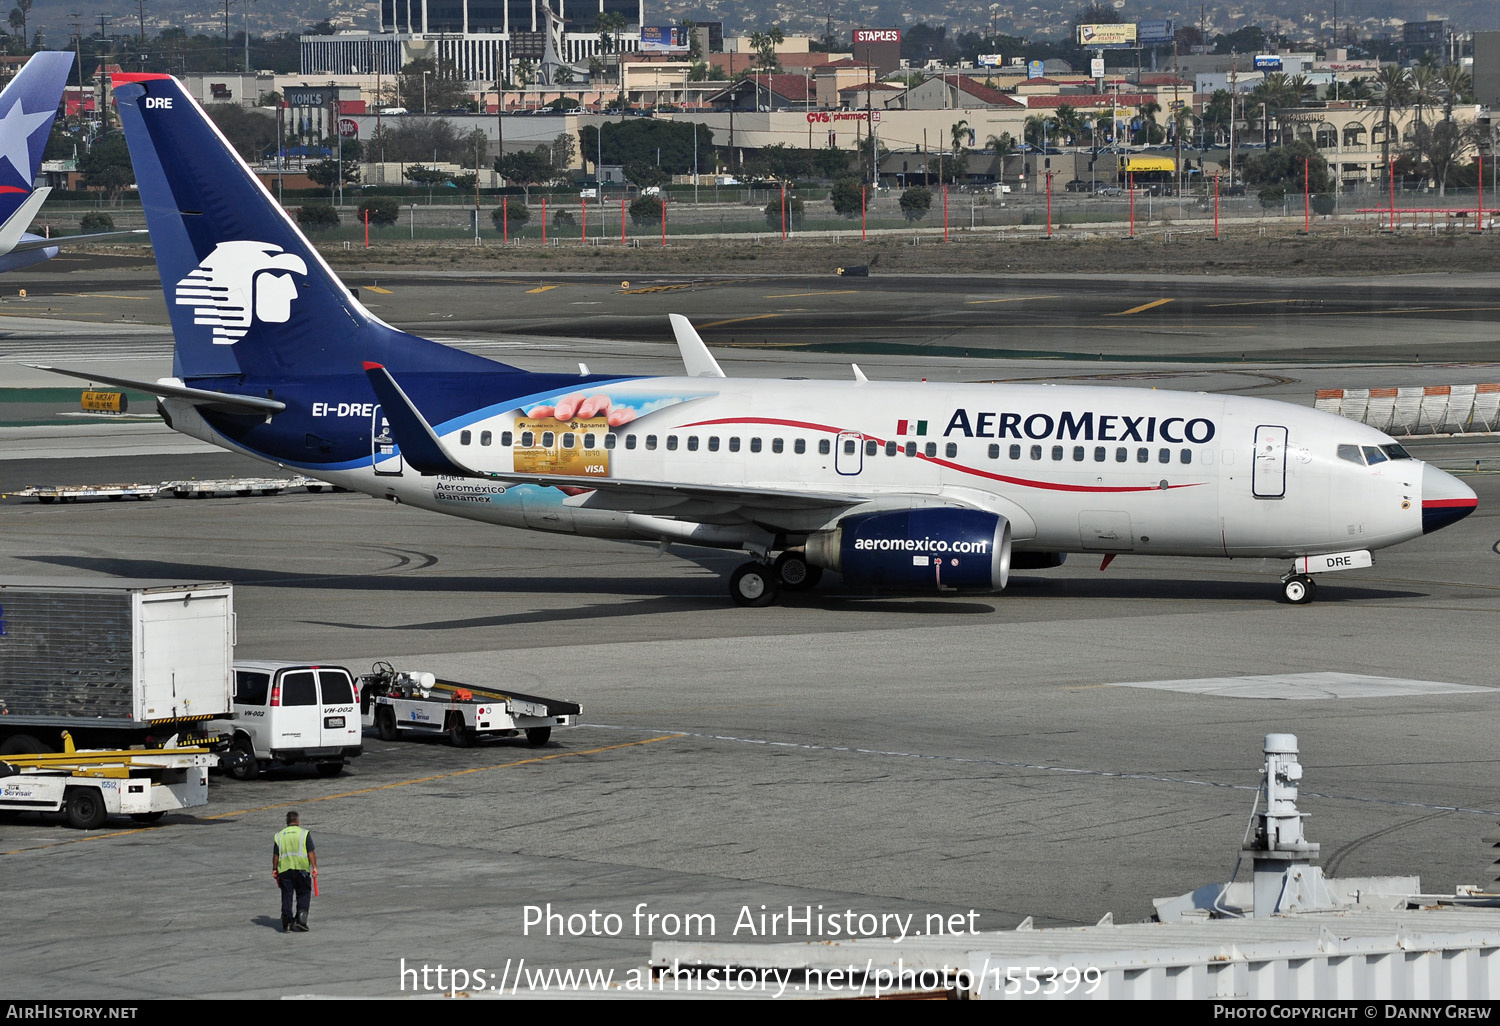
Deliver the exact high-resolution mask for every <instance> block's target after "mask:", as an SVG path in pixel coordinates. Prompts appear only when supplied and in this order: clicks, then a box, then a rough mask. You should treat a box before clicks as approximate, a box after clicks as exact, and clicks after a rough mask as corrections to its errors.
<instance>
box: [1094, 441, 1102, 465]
mask: <svg viewBox="0 0 1500 1026" xmlns="http://www.w3.org/2000/svg"><path fill="white" fill-rule="evenodd" d="M1094 462H1095V463H1103V462H1104V446H1102V445H1096V446H1094Z"/></svg>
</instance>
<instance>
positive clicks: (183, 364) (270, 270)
mask: <svg viewBox="0 0 1500 1026" xmlns="http://www.w3.org/2000/svg"><path fill="white" fill-rule="evenodd" d="M114 81H115V83H116V86H115V99H116V102H117V104H118V107H119V111H120V121H121V123H122V124H123V125H124V126H125V140H126V142H127V143H128V144H129V146H130V159H131V161H132V163H133V164H134V165H135V175H136V182H137V185H138V188H139V189H140V194H141V203H142V205H143V206H144V207H145V211H146V224H147V226H148V227H149V228H150V230H151V241H152V245H153V247H154V248H155V250H156V264H157V268H158V270H159V271H160V273H161V284H162V290H163V291H164V292H165V293H166V299H167V309H168V311H169V313H170V314H171V318H172V333H173V335H174V336H175V337H176V340H177V348H176V356H175V358H174V370H175V373H176V375H177V376H178V377H179V378H183V379H189V378H205V377H243V378H248V379H253V380H255V381H259V382H275V381H278V380H285V379H288V378H292V377H310V376H322V375H345V374H348V375H358V376H359V377H360V379H361V380H363V378H364V363H365V361H374V362H377V363H381V364H383V365H385V366H387V367H390V368H391V369H392V370H398V371H399V370H406V371H416V370H421V371H439V372H442V371H448V372H465V371H480V370H483V371H491V372H493V371H495V370H508V369H511V368H507V367H505V365H503V364H497V363H495V362H494V361H491V360H486V359H484V358H483V357H479V356H472V355H470V354H468V353H464V352H462V351H460V350H457V349H451V348H449V347H447V346H443V345H439V344H437V343H435V342H430V341H428V340H426V339H422V338H418V337H416V336H415V335H409V334H407V333H406V332H404V331H398V330H396V329H395V328H392V327H391V326H390V325H388V324H386V323H384V322H383V321H381V320H380V319H379V318H377V317H375V316H374V315H373V314H371V313H370V312H369V311H368V310H366V309H365V308H364V306H362V305H361V304H360V302H359V301H358V300H357V299H355V298H354V296H353V295H352V294H351V293H350V292H349V290H348V289H347V288H345V287H344V285H343V283H342V282H340V281H339V279H338V278H337V277H336V276H335V275H334V273H333V271H332V270H330V269H329V267H328V265H327V264H326V263H324V262H323V258H322V257H321V256H319V254H318V252H317V250H315V249H314V248H313V247H312V246H311V245H310V244H309V243H308V241H307V239H306V238H304V237H303V235H302V233H301V232H300V231H298V230H297V227H296V226H295V225H294V224H293V223H292V221H291V219H290V218H289V217H288V216H287V215H286V212H285V211H284V210H282V208H281V205H280V204H278V203H277V202H276V201H275V199H273V198H272V196H271V194H270V193H269V192H267V191H266V189H265V186H263V185H262V184H261V183H260V181H259V179H257V178H256V177H255V175H254V174H252V173H251V171H250V169H249V168H248V167H246V166H245V163H244V162H243V161H242V160H240V158H239V155H238V154H236V153H235V152H234V150H233V149H232V148H231V147H230V146H229V144H228V143H227V142H226V141H225V139H224V137H223V136H222V135H221V134H220V133H219V130H218V129H217V128H216V127H215V126H214V124H213V122H212V121H210V120H209V119H208V116H207V115H206V114H205V113H204V112H203V109H202V108H201V107H199V106H198V104H197V103H196V102H194V100H193V99H192V97H190V96H189V95H188V94H187V92H186V91H185V90H184V89H183V88H182V86H181V84H180V83H178V82H177V81H176V80H175V79H173V78H171V77H169V76H167V75H147V74H141V75H116V76H115V77H114Z"/></svg>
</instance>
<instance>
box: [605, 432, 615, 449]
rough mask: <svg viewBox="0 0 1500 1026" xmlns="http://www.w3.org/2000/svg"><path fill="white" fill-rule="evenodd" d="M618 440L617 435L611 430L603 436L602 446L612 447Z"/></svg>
mask: <svg viewBox="0 0 1500 1026" xmlns="http://www.w3.org/2000/svg"><path fill="white" fill-rule="evenodd" d="M618 441H619V436H617V435H616V434H615V433H614V432H613V431H611V432H610V433H609V434H607V435H605V436H604V447H605V448H606V449H613V448H614V447H615V443H616V442H618Z"/></svg>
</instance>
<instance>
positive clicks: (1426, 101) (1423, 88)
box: [1411, 64, 1442, 125]
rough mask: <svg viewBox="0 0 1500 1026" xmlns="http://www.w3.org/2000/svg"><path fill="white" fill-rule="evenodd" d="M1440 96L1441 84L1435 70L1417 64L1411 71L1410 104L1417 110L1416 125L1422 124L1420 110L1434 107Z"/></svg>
mask: <svg viewBox="0 0 1500 1026" xmlns="http://www.w3.org/2000/svg"><path fill="white" fill-rule="evenodd" d="M1441 96H1442V82H1441V81H1440V80H1439V78H1438V72H1437V69H1436V68H1429V67H1428V66H1427V65H1425V64H1419V65H1417V66H1416V67H1415V68H1412V69H1411V104H1412V106H1414V107H1416V108H1417V124H1419V125H1420V124H1422V123H1423V119H1422V108H1423V107H1435V106H1437V102H1438V100H1439V99H1440V98H1441Z"/></svg>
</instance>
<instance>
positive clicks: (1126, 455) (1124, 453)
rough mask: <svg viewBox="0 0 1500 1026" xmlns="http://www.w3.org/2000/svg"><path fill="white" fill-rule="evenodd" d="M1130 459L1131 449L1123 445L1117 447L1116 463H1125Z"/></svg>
mask: <svg viewBox="0 0 1500 1026" xmlns="http://www.w3.org/2000/svg"><path fill="white" fill-rule="evenodd" d="M1128 459H1130V450H1129V449H1127V448H1125V447H1124V446H1123V445H1122V446H1120V447H1119V448H1117V449H1116V450H1115V462H1116V463H1124V462H1125V461H1126V460H1128Z"/></svg>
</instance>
